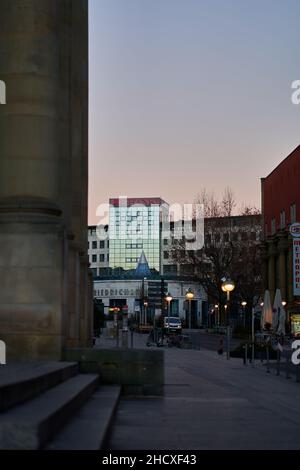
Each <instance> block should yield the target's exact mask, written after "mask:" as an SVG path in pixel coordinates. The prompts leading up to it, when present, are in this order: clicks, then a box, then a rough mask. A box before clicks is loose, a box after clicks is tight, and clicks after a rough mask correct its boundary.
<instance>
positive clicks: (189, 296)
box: [185, 288, 195, 330]
mask: <svg viewBox="0 0 300 470" xmlns="http://www.w3.org/2000/svg"><path fill="white" fill-rule="evenodd" d="M194 297H195V294H194V292H193V291H192V290H191V288H189V289H188V290H187V291H186V294H185V298H186V300H187V301H188V303H189V330H190V329H191V323H192V300H193V298H194Z"/></svg>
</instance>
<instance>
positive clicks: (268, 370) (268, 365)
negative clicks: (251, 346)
mask: <svg viewBox="0 0 300 470" xmlns="http://www.w3.org/2000/svg"><path fill="white" fill-rule="evenodd" d="M266 353H267V373H268V374H269V373H270V362H269V346H267V347H266Z"/></svg>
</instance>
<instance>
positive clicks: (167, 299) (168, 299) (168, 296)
mask: <svg viewBox="0 0 300 470" xmlns="http://www.w3.org/2000/svg"><path fill="white" fill-rule="evenodd" d="M165 299H166V301H167V302H168V334H169V332H170V313H171V302H172V300H173V297H172V296H171V294H170V292H168V293H167V295H166V297H165Z"/></svg>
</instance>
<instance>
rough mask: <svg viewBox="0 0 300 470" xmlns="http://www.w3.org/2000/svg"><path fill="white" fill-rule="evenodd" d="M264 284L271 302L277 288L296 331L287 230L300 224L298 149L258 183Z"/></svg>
mask: <svg viewBox="0 0 300 470" xmlns="http://www.w3.org/2000/svg"><path fill="white" fill-rule="evenodd" d="M261 183H262V185H261V188H262V215H263V230H264V244H263V252H264V283H265V288H266V289H269V290H270V294H271V299H272V301H273V299H274V296H275V291H276V289H277V288H279V289H280V290H281V295H282V298H283V299H284V300H285V301H286V302H287V307H286V309H287V312H288V318H289V321H290V323H291V328H292V330H294V331H296V330H297V329H298V327H299V329H300V297H299V296H295V295H294V293H295V292H294V280H293V244H292V236H291V235H290V232H289V228H290V226H291V224H293V223H295V222H300V146H298V147H297V148H296V149H295V150H294V151H293V152H292V153H291V154H290V155H288V156H287V157H286V158H285V159H284V160H283V161H282V162H281V163H280V164H279V165H278V166H277V167H276V168H275V169H274V170H273V171H272V172H271V173H270V174H269V175H268V176H267V177H266V178H262V180H261Z"/></svg>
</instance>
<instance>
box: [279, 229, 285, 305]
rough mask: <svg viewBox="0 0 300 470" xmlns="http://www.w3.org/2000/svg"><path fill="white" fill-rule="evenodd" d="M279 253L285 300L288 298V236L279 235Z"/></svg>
mask: <svg viewBox="0 0 300 470" xmlns="http://www.w3.org/2000/svg"><path fill="white" fill-rule="evenodd" d="M277 247H278V253H279V279H280V291H281V296H282V299H283V300H286V298H287V272H286V256H287V251H288V239H287V234H285V233H282V234H279V235H278V244H277Z"/></svg>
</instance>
